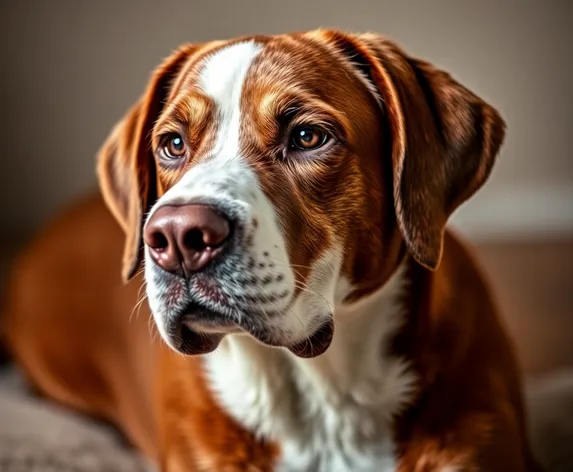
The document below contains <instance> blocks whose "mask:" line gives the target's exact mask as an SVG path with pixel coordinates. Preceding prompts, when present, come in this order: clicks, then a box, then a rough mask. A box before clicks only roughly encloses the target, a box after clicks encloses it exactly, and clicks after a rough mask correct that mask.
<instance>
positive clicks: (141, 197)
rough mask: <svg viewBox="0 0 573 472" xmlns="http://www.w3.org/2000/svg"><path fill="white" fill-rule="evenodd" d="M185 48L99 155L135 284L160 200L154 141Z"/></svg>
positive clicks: (126, 273) (156, 76)
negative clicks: (145, 235) (149, 217)
mask: <svg viewBox="0 0 573 472" xmlns="http://www.w3.org/2000/svg"><path fill="white" fill-rule="evenodd" d="M194 49H195V48H194V47H193V46H191V45H189V46H184V47H182V48H180V49H179V50H177V51H176V52H174V53H173V54H172V55H171V56H170V57H169V58H168V59H167V60H166V61H165V62H164V63H163V64H162V65H161V66H160V67H159V68H158V69H157V70H156V71H155V72H154V73H153V74H152V77H151V79H150V81H149V84H148V86H147V89H146V91H145V93H144V94H143V95H142V96H141V97H140V99H139V100H138V101H137V103H136V104H135V105H133V107H132V108H131V109H130V110H129V111H128V113H127V114H126V115H125V116H124V117H123V118H122V119H121V121H119V123H117V124H116V125H115V127H114V128H113V129H112V131H111V133H110V134H109V136H108V137H107V139H106V141H105V143H104V145H103V146H102V148H101V149H100V151H99V154H98V162H97V175H98V179H99V185H100V189H101V192H102V195H103V198H104V200H105V202H106V204H107V206H108V207H109V209H110V211H111V213H112V214H113V216H114V217H115V218H116V219H117V221H118V222H119V224H120V225H121V227H122V228H123V230H124V232H125V238H126V240H125V249H124V254H123V268H122V276H123V279H124V280H125V281H127V280H129V279H131V278H132V277H133V276H134V274H135V272H136V271H137V269H138V267H139V265H140V263H141V260H142V257H143V243H142V229H143V223H144V221H143V220H144V217H145V214H146V213H147V211H148V210H149V208H150V207H151V205H153V203H154V202H155V200H156V199H157V189H156V185H157V181H156V172H155V159H154V157H153V154H152V151H151V146H150V138H151V136H150V135H151V130H152V128H153V125H154V123H155V121H156V119H157V118H158V116H159V114H160V112H161V109H162V108H163V106H164V103H165V100H166V98H167V96H168V94H169V90H170V87H171V85H172V83H173V81H174V79H175V77H176V76H177V74H178V73H179V71H180V70H181V67H182V66H183V64H184V63H185V61H186V60H187V59H188V58H189V56H190V55H191V54H192V52H193V51H194Z"/></svg>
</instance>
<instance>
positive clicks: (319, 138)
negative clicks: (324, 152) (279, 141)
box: [290, 125, 328, 151]
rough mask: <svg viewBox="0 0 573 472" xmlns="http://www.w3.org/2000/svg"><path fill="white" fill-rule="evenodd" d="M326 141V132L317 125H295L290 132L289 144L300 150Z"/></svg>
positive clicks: (318, 145) (308, 148)
mask: <svg viewBox="0 0 573 472" xmlns="http://www.w3.org/2000/svg"><path fill="white" fill-rule="evenodd" d="M327 141H328V133H327V132H326V131H324V130H323V129H322V128H319V127H318V126H310V125H302V126H296V127H295V128H294V129H293V130H292V133H291V138H290V146H291V147H292V148H295V149H300V150H302V151H310V150H312V149H317V148H319V147H321V146H323V145H324V144H325V143H326V142H327Z"/></svg>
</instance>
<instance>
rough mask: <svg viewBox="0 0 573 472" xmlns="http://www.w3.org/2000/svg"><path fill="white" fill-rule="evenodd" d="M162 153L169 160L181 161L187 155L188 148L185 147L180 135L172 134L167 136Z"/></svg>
mask: <svg viewBox="0 0 573 472" xmlns="http://www.w3.org/2000/svg"><path fill="white" fill-rule="evenodd" d="M162 151H163V154H164V156H165V157H166V158H168V159H179V158H180V157H182V156H184V155H185V152H186V151H187V146H186V145H185V141H184V140H183V138H182V137H181V136H180V135H178V134H171V135H169V136H167V139H166V140H165V142H164V144H163V149H162Z"/></svg>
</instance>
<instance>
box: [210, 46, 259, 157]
mask: <svg viewBox="0 0 573 472" xmlns="http://www.w3.org/2000/svg"><path fill="white" fill-rule="evenodd" d="M261 49H262V46H261V45H260V44H257V43H255V42H254V41H248V42H244V43H237V44H233V45H231V46H227V47H225V48H223V49H221V50H219V51H217V52H215V53H214V54H213V55H211V56H210V57H208V58H207V59H206V61H205V66H204V67H203V70H202V71H201V74H200V77H199V86H200V87H201V89H202V90H203V92H204V93H205V94H206V95H208V96H209V97H211V98H212V99H213V101H214V102H215V105H216V107H217V114H218V119H219V129H218V130H217V139H216V141H215V148H214V149H213V150H212V155H213V156H217V157H218V158H221V159H230V158H233V157H236V156H237V155H238V153H239V129H240V124H241V110H240V105H241V95H242V92H243V85H244V83H245V78H246V77H247V72H248V70H249V67H250V66H251V64H252V63H253V60H254V59H255V57H257V55H258V54H259V52H260V51H261Z"/></svg>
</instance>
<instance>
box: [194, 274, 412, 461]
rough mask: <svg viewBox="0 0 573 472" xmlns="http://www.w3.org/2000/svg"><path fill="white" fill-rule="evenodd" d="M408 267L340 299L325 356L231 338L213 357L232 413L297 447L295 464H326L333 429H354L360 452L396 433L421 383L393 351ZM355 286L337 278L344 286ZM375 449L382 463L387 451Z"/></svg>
mask: <svg viewBox="0 0 573 472" xmlns="http://www.w3.org/2000/svg"><path fill="white" fill-rule="evenodd" d="M405 272H406V271H405V267H404V266H400V267H399V268H398V269H397V270H396V272H395V273H394V275H392V277H391V278H390V279H389V280H388V281H387V282H386V283H385V284H384V286H383V287H382V288H380V289H379V290H378V291H376V292H375V293H373V294H372V295H370V296H368V297H366V298H365V299H362V300H360V301H358V302H356V303H354V304H351V305H344V304H337V306H336V307H335V313H334V317H335V333H334V338H333V340H332V344H331V346H330V347H329V348H328V350H327V351H326V352H325V353H324V354H322V355H321V356H318V357H316V358H312V359H302V358H298V357H296V356H294V355H293V354H291V353H290V352H288V351H286V350H283V349H277V348H270V347H267V346H264V345H262V344H260V343H259V342H257V341H255V340H253V339H252V338H250V337H248V336H246V335H230V336H227V338H226V339H225V340H224V341H223V342H222V343H221V345H220V346H219V347H218V349H217V350H216V351H215V352H214V353H212V354H209V355H207V356H206V358H205V361H206V362H205V365H206V369H207V372H208V374H209V378H210V381H211V387H212V388H213V390H214V392H215V394H216V395H217V396H218V399H219V400H220V402H221V404H222V405H223V407H224V408H225V409H226V411H227V412H228V413H229V414H230V415H231V416H233V417H234V418H235V419H236V420H237V421H238V422H239V423H241V425H242V426H244V427H245V428H247V429H249V430H250V431H253V432H255V433H257V434H259V435H261V436H263V437H266V438H269V439H272V440H275V441H278V442H280V443H281V445H282V446H283V448H284V449H285V450H288V449H289V448H290V449H291V450H290V452H291V454H289V457H299V459H300V461H302V462H301V463H298V465H296V466H295V465H293V466H292V470H306V467H307V466H308V467H311V469H312V467H318V466H317V465H316V463H315V462H312V461H317V460H319V462H320V459H317V457H316V455H317V454H322V453H321V452H320V451H321V450H324V448H325V445H324V444H325V441H326V442H328V441H327V438H325V435H328V433H327V432H326V433H325V431H326V430H328V431H330V434H331V435H336V434H340V433H341V432H345V433H346V434H349V435H350V436H351V437H352V438H354V439H353V440H354V441H355V443H356V448H357V450H358V449H360V448H364V444H365V443H368V442H369V441H371V442H373V443H376V444H378V445H381V444H383V443H384V441H381V438H382V439H383V438H385V437H386V436H390V435H389V433H388V428H389V419H390V418H391V417H392V416H393V415H395V414H396V413H398V412H399V411H400V409H401V408H402V407H404V406H405V404H406V403H407V402H408V401H409V400H410V398H411V394H412V391H413V387H414V382H415V377H414V375H413V373H412V372H411V371H410V370H409V369H408V365H407V363H406V362H405V360H404V359H398V358H395V357H392V356H391V355H390V353H389V348H390V343H391V341H392V339H393V337H394V335H395V334H396V332H397V331H398V329H399V328H400V326H401V324H402V323H403V322H404V321H405V311H404V307H403V304H402V299H403V290H404V285H405V284H404V282H405ZM349 288H350V287H348V284H345V283H344V281H342V282H340V283H339V284H338V289H339V290H338V291H339V292H340V291H342V292H345V291H347V289H349ZM325 422H326V423H329V424H328V425H327V424H325ZM384 447H386V446H384ZM387 447H388V448H391V444H390V442H389V441H388V442H387ZM387 452H388V457H391V451H387ZM324 453H325V454H326V453H327V452H326V451H325V452H324ZM305 454H306V455H307V456H308V457H306V459H305ZM373 454H374V452H373ZM375 454H376V456H377V459H376V463H379V461H380V458H379V456H380V455H384V454H386V451H376V452H375ZM311 456H313V457H311ZM347 459H348V458H347ZM347 459H345V460H347ZM305 460H306V462H304V461H305ZM309 461H310V462H309ZM329 461H330V459H329ZM327 462H328V461H327ZM311 463H314V464H315V465H314V466H311V465H309V464H311ZM321 463H322V462H321ZM329 463H330V465H331V466H332V461H330V462H329ZM351 463H352V461H351ZM304 464H306V465H304ZM371 465H372V463H370V465H368V466H371ZM296 467H299V469H296ZM320 467H323V466H322V465H321V466H320ZM356 467H357V469H356V470H361V469H360V468H359V467H358V466H356ZM284 470H291V468H290V467H287V468H285V469H284ZM314 470H319V469H318V468H316V469H314ZM320 470H322V469H320ZM325 470H326V469H325ZM342 470H346V469H342Z"/></svg>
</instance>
